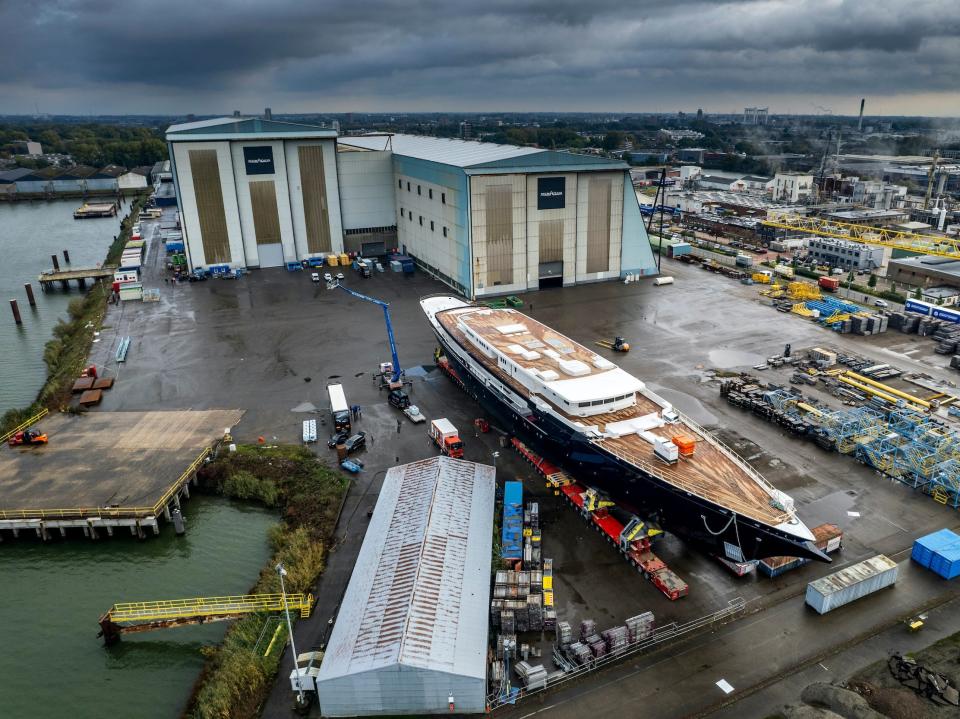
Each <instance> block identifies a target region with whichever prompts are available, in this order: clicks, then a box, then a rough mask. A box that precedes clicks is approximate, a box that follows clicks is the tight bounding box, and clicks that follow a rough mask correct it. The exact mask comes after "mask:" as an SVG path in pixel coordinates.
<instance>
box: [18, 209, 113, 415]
mask: <svg viewBox="0 0 960 719" xmlns="http://www.w3.org/2000/svg"><path fill="white" fill-rule="evenodd" d="M80 204H81V201H80V200H57V201H54V202H19V203H13V202H2V203H0V305H2V306H0V414H3V413H4V412H6V411H7V410H8V409H11V408H13V407H23V406H26V405H29V404H30V403H31V402H32V401H33V400H34V398H35V397H36V395H37V392H38V391H39V390H40V388H41V387H42V386H43V383H44V380H46V377H47V368H46V365H44V363H43V346H44V345H45V344H46V342H47V340H49V339H50V337H51V330H52V329H53V326H54V325H55V324H56V323H57V320H58V319H60V318H62V317H65V316H66V311H67V304H68V303H69V302H70V300H71V299H73V298H75V297H80V296H81V295H80V291H79V290H77V288H76V283H74V284H73V285H72V287H73V289H71V290H70V291H68V292H64V291H63V290H61V289H59V287H58V288H57V289H51V290H50V291H49V292H46V293H44V292H41V291H40V286H39V284H38V283H37V275H39V274H40V273H41V272H43V271H45V270H49V269H51V260H50V255H52V254H56V255H58V257H59V260H60V267H61V269H66V266H65V265H64V262H63V251H64V250H67V251H68V252H69V253H70V261H71V265H70V266H71V267H74V268H78V269H80V268H84V267H94V266H96V265H97V263H101V262H103V260H104V257H105V256H106V254H107V250H108V249H109V247H110V243H111V242H112V241H113V237H114V236H115V235H116V234H117V233H118V232H119V230H120V219H121V216H119V215H118V216H117V217H110V218H98V219H89V220H74V219H73V211H74V210H75V209H76V208H77V207H79V206H80ZM129 208H130V205H129V203H127V204H125V205H124V206H123V208H121V211H120V212H121V214H126V212H128V211H129ZM24 282H30V283H32V284H33V292H34V296H35V297H36V298H37V307H36V309H32V308H31V307H30V305H29V304H28V303H27V295H26V292H25V291H24V289H23V284H24ZM11 299H16V300H17V302H18V304H19V305H20V314H21V315H22V316H23V324H22V325H21V326H19V327H18V326H17V325H15V324H14V322H13V316H12V314H11V312H10V306H9V305H10V300H11Z"/></svg>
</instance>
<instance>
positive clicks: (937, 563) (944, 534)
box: [910, 529, 960, 579]
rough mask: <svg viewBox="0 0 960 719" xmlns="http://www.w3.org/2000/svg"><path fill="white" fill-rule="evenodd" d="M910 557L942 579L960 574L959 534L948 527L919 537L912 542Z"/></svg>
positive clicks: (953, 577) (952, 577)
mask: <svg viewBox="0 0 960 719" xmlns="http://www.w3.org/2000/svg"><path fill="white" fill-rule="evenodd" d="M910 557H911V558H912V559H913V560H914V561H915V562H917V563H918V564H920V565H921V566H923V567H926V568H927V569H930V570H932V571H934V572H936V573H937V574H939V575H940V576H941V577H943V578H944V579H955V578H956V577H958V576H960V536H958V535H957V534H955V533H954V532H951V531H950V530H949V529H941V530H940V531H939V532H934V533H933V534H928V535H926V536H924V537H920V538H919V539H918V540H916V541H915V542H914V543H913V550H912V552H911V553H910Z"/></svg>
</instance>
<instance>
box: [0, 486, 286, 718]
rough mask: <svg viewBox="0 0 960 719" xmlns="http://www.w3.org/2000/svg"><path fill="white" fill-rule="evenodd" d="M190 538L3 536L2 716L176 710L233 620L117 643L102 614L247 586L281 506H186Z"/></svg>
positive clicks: (167, 530) (216, 501)
mask: <svg viewBox="0 0 960 719" xmlns="http://www.w3.org/2000/svg"><path fill="white" fill-rule="evenodd" d="M184 514H185V516H186V517H187V520H188V528H187V533H186V535H185V536H182V537H177V536H176V535H175V534H174V532H173V530H172V527H171V526H170V525H164V526H163V528H162V532H161V534H160V536H158V537H151V538H149V539H146V540H143V541H139V540H136V539H133V538H127V537H120V536H119V535H118V536H115V537H114V538H112V539H106V538H104V539H101V540H97V541H91V540H83V539H80V538H77V537H76V535H75V537H74V538H73V539H71V540H68V541H55V542H51V543H47V544H41V543H40V542H37V541H34V540H30V539H20V540H16V541H7V542H4V543H3V544H0V578H2V582H0V607H2V608H3V609H2V615H0V626H2V627H3V632H2V634H3V640H4V641H3V651H2V652H0V687H2V692H0V693H2V695H3V700H2V702H0V703H2V705H3V707H2V712H0V713H2V715H3V716H5V717H11V719H14V718H15V719H20V718H21V717H23V718H25V717H31V718H32V719H48V718H49V719H53V718H54V717H57V718H58V719H59V718H60V717H71V718H72V719H86V718H88V717H89V718H90V719H94V718H96V719H100V718H101V717H107V716H117V717H137V718H138V719H152V718H153V717H156V718H157V719H170V717H175V716H177V715H179V713H180V712H181V711H182V710H183V707H184V705H185V702H186V700H187V698H188V696H189V694H190V690H191V689H192V687H193V683H194V681H195V680H196V678H197V676H198V673H199V671H200V669H201V667H202V665H203V655H202V654H201V648H202V647H203V646H204V645H210V644H214V643H216V642H219V641H220V639H222V637H223V633H224V632H225V631H226V629H227V626H228V624H227V623H225V622H221V623H216V624H210V625H207V626H187V627H178V628H175V629H164V630H159V631H155V632H147V633H144V634H138V635H129V636H127V637H125V638H124V639H123V641H121V642H120V643H119V644H118V645H116V646H114V647H111V648H110V649H106V648H105V647H104V646H103V643H102V641H101V640H100V639H97V632H98V630H99V627H98V625H97V620H98V618H99V617H100V615H101V614H102V613H103V612H104V611H105V610H107V609H108V608H109V607H110V606H111V605H112V604H113V603H115V602H120V601H137V600H154V599H175V598H182V597H193V596H198V597H199V596H212V595H226V594H243V593H245V592H247V591H248V590H249V589H250V587H251V586H252V585H253V583H254V582H255V580H256V577H257V575H258V573H259V571H260V568H261V567H262V566H263V565H264V563H265V562H266V561H267V559H268V558H269V556H270V547H269V544H268V540H267V533H268V529H269V527H270V526H271V525H272V524H274V523H276V521H277V517H276V515H275V514H273V513H271V512H268V511H266V510H264V509H261V508H259V507H253V506H250V505H247V504H242V503H237V502H233V501H229V500H225V499H221V498H219V497H206V496H202V495H194V497H193V498H192V499H190V500H189V501H188V502H187V503H186V504H185V505H184Z"/></svg>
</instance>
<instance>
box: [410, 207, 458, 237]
mask: <svg viewBox="0 0 960 719" xmlns="http://www.w3.org/2000/svg"><path fill="white" fill-rule="evenodd" d="M403 216H404V210H403V208H402V207H401V208H400V217H401V218H403ZM406 216H407V219H408V220H410V222H413V212H412V211H411V210H407V211H406ZM419 217H420V227H423V215H420V216H419ZM441 229H442V230H443V236H444V237H446V236H447V228H446V226H444V227H442V228H441ZM430 232H436V225H435V224H434V222H433V220H430Z"/></svg>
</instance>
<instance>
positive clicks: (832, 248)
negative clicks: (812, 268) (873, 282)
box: [807, 237, 886, 272]
mask: <svg viewBox="0 0 960 719" xmlns="http://www.w3.org/2000/svg"><path fill="white" fill-rule="evenodd" d="M807 253H808V256H809V257H811V258H813V259H814V260H816V261H817V264H821V265H829V266H830V267H840V268H842V269H844V270H848V271H849V270H854V271H857V270H867V271H871V272H872V271H873V270H877V269H880V268H881V267H883V266H884V265H885V264H886V262H885V260H886V254H885V249H884V248H883V247H872V246H870V245H864V244H862V243H860V242H849V241H847V240H835V239H832V238H829V237H811V238H810V239H809V240H808V244H807Z"/></svg>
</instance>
